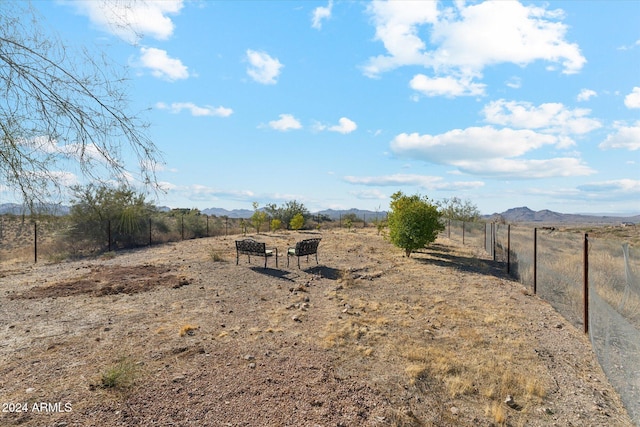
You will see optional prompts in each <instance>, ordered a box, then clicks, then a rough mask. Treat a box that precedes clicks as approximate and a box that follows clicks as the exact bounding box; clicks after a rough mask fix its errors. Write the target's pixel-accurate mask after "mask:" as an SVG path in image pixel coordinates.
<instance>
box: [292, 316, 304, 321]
mask: <svg viewBox="0 0 640 427" xmlns="http://www.w3.org/2000/svg"><path fill="white" fill-rule="evenodd" d="M291 320H293V321H294V322H302V320H300V318H299V317H298V316H293V317H291Z"/></svg>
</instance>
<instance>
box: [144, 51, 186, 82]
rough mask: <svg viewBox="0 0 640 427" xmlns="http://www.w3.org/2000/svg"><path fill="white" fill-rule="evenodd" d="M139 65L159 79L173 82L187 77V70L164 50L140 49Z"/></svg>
mask: <svg viewBox="0 0 640 427" xmlns="http://www.w3.org/2000/svg"><path fill="white" fill-rule="evenodd" d="M140 65H141V66H142V67H144V68H148V69H150V70H151V74H152V75H153V76H155V77H158V78H160V79H164V80H169V81H175V80H182V79H186V78H188V77H189V70H188V68H187V67H186V66H185V65H184V64H182V61H180V60H179V59H175V58H171V57H169V55H168V54H167V52H166V51H165V50H162V49H157V48H155V47H143V48H140Z"/></svg>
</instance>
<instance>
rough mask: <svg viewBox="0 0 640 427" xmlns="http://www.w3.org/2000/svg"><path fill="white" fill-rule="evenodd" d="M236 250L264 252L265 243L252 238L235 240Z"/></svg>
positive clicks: (242, 252)
mask: <svg viewBox="0 0 640 427" xmlns="http://www.w3.org/2000/svg"><path fill="white" fill-rule="evenodd" d="M236 250H237V251H238V252H240V253H241V254H264V253H265V251H266V244H265V243H264V242H256V241H255V240H253V239H244V240H236Z"/></svg>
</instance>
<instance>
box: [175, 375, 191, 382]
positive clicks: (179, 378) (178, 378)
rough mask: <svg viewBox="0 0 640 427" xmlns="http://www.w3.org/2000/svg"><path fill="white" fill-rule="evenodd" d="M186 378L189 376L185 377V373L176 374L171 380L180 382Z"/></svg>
mask: <svg viewBox="0 0 640 427" xmlns="http://www.w3.org/2000/svg"><path fill="white" fill-rule="evenodd" d="M186 378H187V377H185V376H184V375H176V376H175V377H173V379H172V380H171V381H172V382H174V383H178V382H180V381H184V380H185V379H186Z"/></svg>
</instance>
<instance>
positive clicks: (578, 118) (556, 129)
mask: <svg viewBox="0 0 640 427" xmlns="http://www.w3.org/2000/svg"><path fill="white" fill-rule="evenodd" d="M483 114H484V116H485V121H486V122H488V123H493V124H498V125H503V126H512V127H516V128H519V129H537V130H540V131H542V132H545V133H557V134H563V135H583V134H586V133H589V132H591V131H593V130H595V129H598V128H600V127H602V124H601V123H600V122H599V121H598V120H596V119H592V118H589V117H588V115H589V114H591V110H588V109H585V108H576V109H570V108H567V107H566V106H564V105H563V104H561V103H544V104H540V105H538V106H534V105H533V104H531V103H529V102H516V101H506V100H504V99H499V100H497V101H493V102H490V103H489V104H487V105H486V106H485V107H484V109H483Z"/></svg>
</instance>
